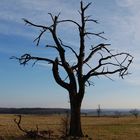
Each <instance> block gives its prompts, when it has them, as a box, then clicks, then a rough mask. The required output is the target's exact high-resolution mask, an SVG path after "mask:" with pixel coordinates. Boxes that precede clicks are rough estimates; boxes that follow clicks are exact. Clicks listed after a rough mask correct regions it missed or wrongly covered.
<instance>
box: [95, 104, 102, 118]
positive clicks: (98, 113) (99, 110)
mask: <svg viewBox="0 0 140 140" xmlns="http://www.w3.org/2000/svg"><path fill="white" fill-rule="evenodd" d="M96 111H97V116H98V117H100V116H101V107H100V105H98V108H97V110H96Z"/></svg>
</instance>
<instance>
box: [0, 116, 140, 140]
mask: <svg viewBox="0 0 140 140" xmlns="http://www.w3.org/2000/svg"><path fill="white" fill-rule="evenodd" d="M14 118H16V116H15V115H0V140H2V139H3V138H4V140H15V139H18V140H21V139H22V138H21V137H22V136H23V133H22V132H21V131H20V130H19V129H18V128H17V126H16V124H15V123H14V121H13V120H14ZM61 118H62V116H61V115H49V116H47V115H23V117H22V122H21V123H22V126H23V128H24V129H28V130H29V129H36V124H37V125H38V127H39V130H47V129H51V130H53V131H54V132H55V133H56V134H59V131H58V130H59V129H60V128H61V125H60V123H61ZM82 127H83V131H84V134H88V135H89V137H91V138H92V139H93V140H140V118H137V119H136V118H134V117H133V116H129V117H120V118H113V117H100V118H98V117H88V116H83V117H82Z"/></svg>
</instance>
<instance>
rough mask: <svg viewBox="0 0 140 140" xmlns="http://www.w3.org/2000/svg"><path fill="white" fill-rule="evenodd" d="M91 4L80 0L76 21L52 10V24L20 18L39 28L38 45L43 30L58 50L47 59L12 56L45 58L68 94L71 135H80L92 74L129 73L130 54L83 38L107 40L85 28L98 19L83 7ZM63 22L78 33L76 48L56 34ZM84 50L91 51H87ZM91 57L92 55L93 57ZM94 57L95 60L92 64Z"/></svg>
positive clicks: (24, 58)
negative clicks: (71, 58)
mask: <svg viewBox="0 0 140 140" xmlns="http://www.w3.org/2000/svg"><path fill="white" fill-rule="evenodd" d="M90 5H91V3H88V4H86V5H84V4H83V2H82V1H81V2H80V10H79V15H80V19H81V20H80V21H79V22H77V21H75V20H72V19H64V20H60V18H59V17H60V14H58V15H56V16H53V14H51V13H49V15H50V18H51V20H52V24H51V25H40V24H36V23H32V22H31V21H29V20H27V19H23V20H24V22H25V23H26V25H30V26H33V27H35V28H38V29H39V30H40V33H39V35H38V36H37V38H36V39H35V40H34V41H35V42H36V45H37V46H38V45H39V44H40V40H41V38H42V36H43V35H44V34H45V33H46V32H47V33H50V35H51V37H52V39H53V41H54V44H51V45H50V44H47V45H46V48H47V49H49V48H52V49H54V50H55V51H56V52H57V56H56V54H55V55H54V58H53V59H52V58H51V59H50V58H49V57H38V56H32V55H31V54H28V53H27V54H24V55H22V56H21V57H13V58H15V59H17V60H19V63H20V64H21V65H26V64H27V63H28V62H29V61H31V60H33V61H34V63H33V64H35V63H36V62H38V61H44V62H47V63H49V64H50V65H51V66H52V73H53V76H54V79H55V81H56V83H57V84H58V85H60V86H61V87H63V88H64V89H66V90H67V91H68V94H69V98H70V108H71V118H70V130H69V135H71V136H83V132H82V129H81V119H80V109H81V103H82V100H83V97H84V94H85V87H86V86H90V85H92V81H91V80H92V79H91V78H94V77H99V76H105V77H108V78H110V77H109V75H112V74H116V73H118V74H119V76H120V77H121V78H124V76H125V75H127V74H128V68H129V66H130V64H131V63H132V60H133V57H132V56H131V55H130V54H129V53H125V52H121V53H118V52H117V53H115V52H114V53H113V51H112V50H111V49H110V48H109V47H110V44H106V43H100V44H94V43H93V44H91V46H89V44H87V41H86V40H87V39H89V38H90V39H92V38H93V37H99V38H101V39H103V40H106V38H105V37H103V33H104V32H99V33H95V32H93V31H89V30H88V28H87V27H88V25H89V23H95V24H97V23H98V21H97V20H94V19H92V18H91V16H89V15H86V11H87V9H88V8H89V6H90ZM63 23H68V25H69V24H73V26H74V27H75V28H76V29H77V32H78V35H79V40H77V42H79V45H78V46H77V48H79V51H77V50H75V49H74V48H73V47H72V46H70V45H68V44H66V43H64V40H63V39H62V38H60V37H59V35H58V32H57V29H58V28H57V27H58V25H61V24H63ZM90 41H91V40H90ZM87 50H89V51H90V52H89V51H88V52H87ZM50 51H51V50H50ZM70 52H71V54H72V55H73V56H74V57H75V59H74V58H73V60H75V62H74V63H72V62H70V61H69V60H68V59H69V58H68V56H67V54H68V53H69V54H70ZM93 57H94V59H92V58H93ZM95 60H96V63H95V64H93V63H94V62H95ZM60 68H61V70H62V69H63V71H64V72H65V73H66V74H67V75H66V78H65V79H63V78H64V77H62V75H60V73H59V72H60V71H59V70H60ZM85 68H86V69H88V71H87V70H86V71H84V69H85Z"/></svg>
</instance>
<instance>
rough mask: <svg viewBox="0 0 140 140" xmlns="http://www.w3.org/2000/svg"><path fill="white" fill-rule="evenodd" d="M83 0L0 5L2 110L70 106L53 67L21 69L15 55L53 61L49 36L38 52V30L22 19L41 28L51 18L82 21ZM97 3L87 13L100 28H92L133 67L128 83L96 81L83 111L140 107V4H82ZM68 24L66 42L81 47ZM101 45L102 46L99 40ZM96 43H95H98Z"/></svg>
mask: <svg viewBox="0 0 140 140" xmlns="http://www.w3.org/2000/svg"><path fill="white" fill-rule="evenodd" d="M79 2H80V0H76V1H75V0H71V1H68V0H51V1H50V0H20V1H19V0H10V1H9V0H1V2H0V107H69V103H68V94H67V91H66V90H65V89H63V88H61V87H59V86H58V85H57V84H56V83H55V81H54V79H53V76H52V73H51V67H50V66H49V65H47V64H45V63H43V62H39V63H38V64H37V65H35V66H34V67H32V63H30V64H29V65H27V66H25V67H23V66H20V65H19V63H18V62H17V61H15V60H11V59H9V58H10V57H11V56H20V55H22V54H24V53H31V54H33V55H37V56H50V57H51V56H53V55H55V54H54V52H52V51H46V49H45V48H44V46H45V44H46V43H47V42H48V43H51V42H52V41H51V39H50V38H49V36H48V37H47V38H45V37H44V38H43V39H42V43H41V45H40V46H39V47H35V44H34V43H33V40H34V38H35V37H36V35H37V33H38V30H37V29H35V28H32V27H28V26H25V25H24V22H23V21H22V18H27V19H29V20H31V21H32V22H35V23H38V24H49V23H50V17H49V16H48V14H47V13H49V12H51V13H53V14H58V13H59V12H61V18H64V19H68V18H70V19H74V20H77V21H78V12H77V10H78V8H79ZM84 2H85V3H87V2H93V3H92V5H91V6H90V8H89V9H88V11H87V13H88V14H90V15H92V17H93V18H95V19H97V20H98V21H99V22H100V24H98V25H95V24H93V26H92V27H91V26H90V28H91V29H94V30H95V31H104V32H105V35H104V36H105V37H106V38H108V40H107V42H108V43H111V47H112V49H115V50H116V51H117V52H119V51H122V52H125V51H127V52H128V53H131V54H132V55H133V56H134V62H133V64H132V65H131V67H130V70H129V72H131V73H132V74H131V75H129V76H126V77H125V79H124V80H122V79H120V78H118V76H116V75H115V76H112V78H113V79H114V81H111V80H109V79H107V78H105V77H100V78H95V79H93V82H94V84H95V86H91V87H88V88H87V89H86V94H85V98H84V100H83V104H82V108H97V106H98V104H100V105H101V107H102V108H140V73H139V71H140V65H139V64H140V57H139V54H140V48H139V47H140V46H139V44H140V39H139V37H140V18H139V17H140V10H139V7H140V1H139V0H84ZM72 28H73V27H71V26H70V25H68V26H63V27H61V29H62V30H61V31H60V32H59V33H60V36H61V37H63V38H64V39H65V41H64V42H67V43H68V44H71V45H72V46H73V47H75V46H77V44H78V43H77V38H76V37H75V34H74V33H73V30H72ZM96 39H97V42H98V41H100V40H99V39H98V38H96ZM95 41H96V40H95Z"/></svg>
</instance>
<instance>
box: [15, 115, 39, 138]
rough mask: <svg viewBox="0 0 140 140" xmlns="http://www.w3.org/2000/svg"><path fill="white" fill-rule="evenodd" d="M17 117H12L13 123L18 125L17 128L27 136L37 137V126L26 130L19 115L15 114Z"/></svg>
mask: <svg viewBox="0 0 140 140" xmlns="http://www.w3.org/2000/svg"><path fill="white" fill-rule="evenodd" d="M17 117H18V119H14V122H15V124H16V125H17V126H18V128H19V130H20V131H22V132H23V133H25V135H26V136H27V137H29V138H37V137H39V133H38V132H39V131H38V126H36V130H26V129H24V128H23V127H22V126H21V118H22V116H21V115H17Z"/></svg>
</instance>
